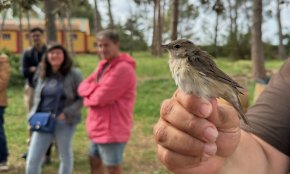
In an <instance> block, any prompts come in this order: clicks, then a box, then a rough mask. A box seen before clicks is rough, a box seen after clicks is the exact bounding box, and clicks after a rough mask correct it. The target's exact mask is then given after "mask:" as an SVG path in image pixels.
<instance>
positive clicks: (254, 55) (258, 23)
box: [251, 0, 266, 81]
mask: <svg viewBox="0 0 290 174" xmlns="http://www.w3.org/2000/svg"><path fill="white" fill-rule="evenodd" d="M253 3H254V4H253V19H252V20H253V25H252V47H251V59H252V62H253V74H254V77H255V79H256V80H257V81H260V80H266V71H265V65H264V53H263V43H262V30H261V28H262V0H255V1H254V2H253Z"/></svg>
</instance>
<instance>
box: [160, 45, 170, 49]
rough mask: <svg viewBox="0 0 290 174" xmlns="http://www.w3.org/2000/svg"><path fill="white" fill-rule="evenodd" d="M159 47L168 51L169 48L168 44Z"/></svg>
mask: <svg viewBox="0 0 290 174" xmlns="http://www.w3.org/2000/svg"><path fill="white" fill-rule="evenodd" d="M161 47H162V48H164V49H168V48H169V45H168V44H166V45H161Z"/></svg>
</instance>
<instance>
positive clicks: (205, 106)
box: [199, 103, 211, 117]
mask: <svg viewBox="0 0 290 174" xmlns="http://www.w3.org/2000/svg"><path fill="white" fill-rule="evenodd" d="M199 112H200V113H201V114H202V115H203V116H204V117H208V116H209V114H210V113H211V104H210V103H202V104H201V106H200V108H199Z"/></svg>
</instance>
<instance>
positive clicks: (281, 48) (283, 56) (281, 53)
mask: <svg viewBox="0 0 290 174" xmlns="http://www.w3.org/2000/svg"><path fill="white" fill-rule="evenodd" d="M279 1H280V0H277V16H276V17H277V23H278V31H279V32H278V34H279V46H278V53H279V57H280V58H281V59H282V60H285V59H286V58H287V55H286V52H285V47H284V44H283V32H282V23H281V11H280V3H279Z"/></svg>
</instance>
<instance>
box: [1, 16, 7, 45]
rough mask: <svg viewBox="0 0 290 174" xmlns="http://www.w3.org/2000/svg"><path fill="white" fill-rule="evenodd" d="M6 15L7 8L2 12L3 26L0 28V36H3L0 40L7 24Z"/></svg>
mask: <svg viewBox="0 0 290 174" xmlns="http://www.w3.org/2000/svg"><path fill="white" fill-rule="evenodd" d="M6 17H7V10H5V11H4V12H3V14H2V23H1V26H0V27H1V28H0V37H1V39H0V40H2V31H3V28H4V25H5V20H6Z"/></svg>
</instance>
